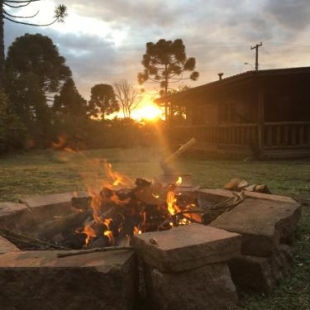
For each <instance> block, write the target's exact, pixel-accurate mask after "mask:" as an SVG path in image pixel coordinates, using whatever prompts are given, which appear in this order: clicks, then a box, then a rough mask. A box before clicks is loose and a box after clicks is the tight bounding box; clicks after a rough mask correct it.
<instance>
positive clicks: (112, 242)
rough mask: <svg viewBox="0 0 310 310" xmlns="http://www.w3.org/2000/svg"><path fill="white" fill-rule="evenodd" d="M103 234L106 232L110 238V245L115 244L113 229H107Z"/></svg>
mask: <svg viewBox="0 0 310 310" xmlns="http://www.w3.org/2000/svg"><path fill="white" fill-rule="evenodd" d="M103 234H104V235H105V236H106V237H108V239H109V244H110V245H114V244H115V241H114V236H113V233H112V231H111V230H106V231H105V232H104V233H103Z"/></svg>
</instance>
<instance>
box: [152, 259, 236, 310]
mask: <svg viewBox="0 0 310 310" xmlns="http://www.w3.org/2000/svg"><path fill="white" fill-rule="evenodd" d="M151 279H152V287H153V304H154V303H155V307H154V309H156V310H159V309H160V310H168V309H169V310H180V309H186V310H202V309H208V310H221V309H223V310H227V309H230V307H232V306H234V305H235V304H236V303H237V302H238V297H237V293H236V288H235V285H234V283H233V282H232V280H231V277H230V272H229V269H228V267H227V265H226V263H219V264H211V265H207V266H204V267H201V268H197V269H194V270H190V271H185V272H178V273H161V272H160V271H158V270H156V269H154V270H153V271H152V272H151Z"/></svg>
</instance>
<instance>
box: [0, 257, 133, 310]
mask: <svg viewBox="0 0 310 310" xmlns="http://www.w3.org/2000/svg"><path fill="white" fill-rule="evenodd" d="M57 253H58V251H29V252H19V253H8V254H3V255H0V287H1V290H0V305H1V306H0V308H1V309H6V310H11V309H12V310H13V309H14V310H19V309H20V310H28V309H29V310H33V309H66V310H80V309H87V310H118V309H121V310H127V309H133V303H134V296H135V290H136V266H135V255H134V253H133V252H132V251H117V252H115V251H114V252H112V251H111V252H101V253H91V254H87V255H78V256H70V257H65V258H57V257H56V254H57Z"/></svg>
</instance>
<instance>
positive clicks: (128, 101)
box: [114, 80, 141, 118]
mask: <svg viewBox="0 0 310 310" xmlns="http://www.w3.org/2000/svg"><path fill="white" fill-rule="evenodd" d="M114 91H115V96H116V98H117V100H118V103H119V105H120V107H121V109H122V111H123V115H124V117H129V118H130V116H131V112H132V111H133V110H135V109H136V108H137V107H138V105H139V103H140V101H141V98H140V96H139V90H138V89H136V88H134V87H133V86H132V85H130V84H129V83H128V81H127V80H120V81H118V82H116V83H114Z"/></svg>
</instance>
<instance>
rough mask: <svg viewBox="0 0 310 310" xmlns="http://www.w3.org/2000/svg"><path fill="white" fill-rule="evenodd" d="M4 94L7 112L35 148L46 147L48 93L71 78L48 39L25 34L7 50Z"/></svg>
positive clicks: (50, 114)
mask: <svg viewBox="0 0 310 310" xmlns="http://www.w3.org/2000/svg"><path fill="white" fill-rule="evenodd" d="M6 72H7V75H6V83H5V91H6V94H7V96H8V98H9V100H10V112H11V113H13V114H15V115H16V116H18V117H19V119H20V121H21V122H22V123H23V124H24V125H25V127H26V129H27V131H28V134H29V136H30V137H31V138H32V140H33V142H34V144H35V145H36V146H37V147H46V146H48V145H49V143H50V141H51V139H53V136H54V128H53V121H54V116H53V112H52V110H51V108H50V106H49V104H48V97H49V96H50V93H51V92H53V93H54V92H57V91H58V90H59V88H60V86H61V85H62V84H63V83H64V81H66V80H67V79H68V78H70V77H71V70H70V69H69V67H67V66H66V65H65V59H64V58H63V57H61V56H60V55H59V53H58V50H57V47H56V46H55V45H54V44H53V42H52V40H51V39H50V38H48V37H46V36H42V35H40V34H36V35H30V34H26V35H24V36H22V37H19V38H17V39H16V40H15V41H14V42H13V44H12V45H11V46H10V47H9V51H8V57H7V60H6Z"/></svg>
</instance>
